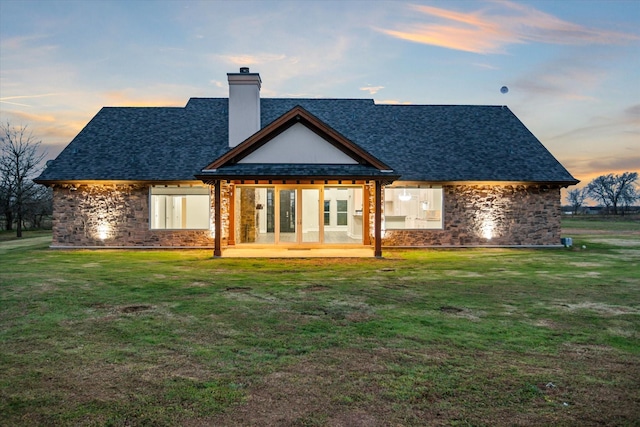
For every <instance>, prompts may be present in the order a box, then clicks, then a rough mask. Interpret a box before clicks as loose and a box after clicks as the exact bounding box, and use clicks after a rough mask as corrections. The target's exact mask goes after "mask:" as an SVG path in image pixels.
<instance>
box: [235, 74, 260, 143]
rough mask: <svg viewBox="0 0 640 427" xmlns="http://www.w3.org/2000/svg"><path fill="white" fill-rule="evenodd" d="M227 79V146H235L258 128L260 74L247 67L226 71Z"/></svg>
mask: <svg viewBox="0 0 640 427" xmlns="http://www.w3.org/2000/svg"><path fill="white" fill-rule="evenodd" d="M227 78H228V80H229V147H235V146H236V145H238V144H240V143H241V142H242V141H244V140H245V139H247V138H248V137H250V136H251V135H253V134H254V133H256V132H257V131H259V130H260V85H261V84H262V80H260V74H258V73H250V72H249V67H242V68H240V72H239V73H227Z"/></svg>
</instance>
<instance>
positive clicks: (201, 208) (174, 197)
mask: <svg viewBox="0 0 640 427" xmlns="http://www.w3.org/2000/svg"><path fill="white" fill-rule="evenodd" d="M210 206H211V203H210V200H209V188H208V187H177V186H167V187H151V197H150V209H149V211H150V214H151V218H150V226H151V229H155V230H176V229H183V230H186V229H191V230H206V229H208V228H209V213H210V210H211V208H210Z"/></svg>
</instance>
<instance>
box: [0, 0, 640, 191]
mask: <svg viewBox="0 0 640 427" xmlns="http://www.w3.org/2000/svg"><path fill="white" fill-rule="evenodd" d="M240 66H248V67H251V71H252V72H259V73H260V75H261V77H262V82H263V84H262V91H261V94H262V96H263V97H311V98H316V97H332V98H333V97H335V98H373V99H375V100H376V102H378V103H411V104H481V105H507V106H509V108H511V110H512V111H513V112H514V113H515V114H516V115H517V116H518V117H519V118H520V119H521V120H522V121H523V122H524V124H525V125H526V126H527V127H528V128H529V129H530V130H531V131H532V132H533V133H534V134H535V135H536V136H537V137H538V138H539V139H540V140H541V141H542V143H543V144H544V145H545V146H546V147H547V148H548V149H549V151H551V153H553V154H554V155H555V156H556V157H557V158H558V160H560V161H561V162H562V163H563V164H564V166H565V167H566V168H567V169H568V170H569V171H570V172H571V173H572V174H573V175H574V176H575V177H576V178H577V179H580V180H582V181H583V182H582V184H581V185H584V184H586V183H587V182H588V181H589V180H591V179H592V178H594V177H595V176H597V175H601V174H603V173H609V172H612V173H620V172H624V171H639V170H640V1H616V0H609V1H589V0H575V1H571V0H568V1H567V0H564V1H462V0H458V1H417V2H403V1H393V2H385V1H310V0H308V1H256V2H253V1H151V0H147V1H132V0H128V1H97V0H93V1H55V0H44V1H28V0H0V101H1V102H0V116H1V120H2V122H3V123H7V122H10V123H11V124H13V125H25V124H26V125H29V126H30V127H31V129H32V130H33V131H34V133H35V134H36V135H37V136H38V137H39V138H40V139H42V142H43V146H45V147H46V149H47V151H48V158H53V157H55V156H56V155H57V154H58V153H59V152H60V151H61V150H62V149H63V148H64V146H65V145H66V144H67V143H69V142H70V141H71V139H73V137H74V136H75V135H76V134H77V133H78V132H79V131H80V130H81V129H82V127H83V126H84V125H86V123H87V122H88V121H89V120H90V119H91V118H92V117H93V116H94V115H95V114H96V113H97V112H98V110H99V109H100V108H101V107H103V106H184V105H185V104H186V103H187V101H188V99H189V98H190V97H226V96H227V95H228V89H227V82H226V73H227V72H237V71H238V68H239V67H240ZM502 86H507V87H508V88H509V92H508V93H506V94H502V93H501V92H500V88H501V87H502Z"/></svg>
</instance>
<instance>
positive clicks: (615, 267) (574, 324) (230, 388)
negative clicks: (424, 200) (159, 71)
mask: <svg viewBox="0 0 640 427" xmlns="http://www.w3.org/2000/svg"><path fill="white" fill-rule="evenodd" d="M564 225H565V231H564V233H563V234H564V235H565V236H570V237H573V240H574V247H573V248H564V249H538V250H532V249H475V250H473V249H462V250H420V251H385V253H384V255H385V258H384V259H381V260H378V259H360V260H354V259H212V258H211V252H210V251H115V250H114V251H111V250H108V251H61V250H49V249H47V245H48V243H47V242H43V240H42V238H41V236H38V235H36V237H33V238H32V239H31V240H29V239H24V240H23V241H21V242H20V244H16V243H15V241H9V240H7V241H3V242H0V307H1V312H0V425H12V426H13V425H29V426H31V425H114V426H138V425H153V426H163V425H217V426H227V425H228V426H236V425H237V426H245V425H249V426H266V425H278V426H390V425H393V426H417V425H453V426H463V425H492V426H494V425H509V426H511V425H536V426H537V425H583V426H589V425H629V426H630V425H638V421H637V420H638V419H640V387H639V386H638V383H639V382H640V222H639V221H637V220H636V221H629V220H627V221H622V222H616V224H615V225H611V222H603V221H582V220H573V219H572V220H567V221H566V222H565V224H564ZM29 241H30V242H31V243H25V242H29Z"/></svg>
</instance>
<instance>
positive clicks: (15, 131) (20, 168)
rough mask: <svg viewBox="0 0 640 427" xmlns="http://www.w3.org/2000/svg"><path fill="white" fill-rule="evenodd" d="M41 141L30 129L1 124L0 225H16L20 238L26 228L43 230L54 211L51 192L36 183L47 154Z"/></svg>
mask: <svg viewBox="0 0 640 427" xmlns="http://www.w3.org/2000/svg"><path fill="white" fill-rule="evenodd" d="M41 142H42V141H40V140H38V139H36V137H35V136H34V135H33V133H32V132H31V130H30V129H28V128H27V126H17V127H16V126H11V124H10V123H6V124H4V123H2V124H0V225H1V226H2V227H3V228H4V229H5V230H7V231H12V230H13V229H14V226H15V231H16V236H17V237H22V231H23V229H24V228H26V227H30V228H43V225H44V220H45V219H46V218H50V217H51V214H52V211H53V208H52V198H53V197H52V192H51V189H49V188H46V187H44V186H42V185H38V184H36V183H35V182H33V179H34V178H35V177H36V176H37V175H38V174H39V173H40V171H41V170H42V166H43V165H42V163H43V160H44V158H45V155H46V153H44V152H40V144H41Z"/></svg>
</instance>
